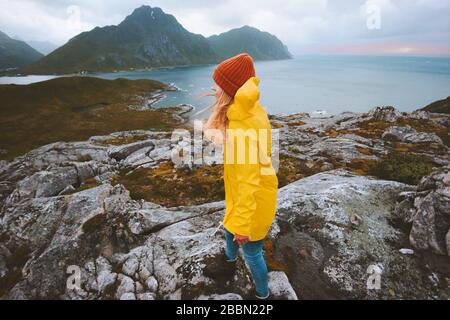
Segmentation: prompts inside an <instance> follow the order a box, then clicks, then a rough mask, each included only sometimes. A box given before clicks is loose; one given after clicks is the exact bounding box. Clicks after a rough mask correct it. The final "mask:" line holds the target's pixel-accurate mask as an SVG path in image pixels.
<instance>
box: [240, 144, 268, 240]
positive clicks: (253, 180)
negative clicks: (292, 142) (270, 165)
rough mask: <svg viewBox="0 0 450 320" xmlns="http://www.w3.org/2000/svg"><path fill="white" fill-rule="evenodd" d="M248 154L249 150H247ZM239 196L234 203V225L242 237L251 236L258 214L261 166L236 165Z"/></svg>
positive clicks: (257, 164)
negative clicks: (257, 198)
mask: <svg viewBox="0 0 450 320" xmlns="http://www.w3.org/2000/svg"><path fill="white" fill-rule="evenodd" d="M246 153H247V154H248V148H246ZM234 169H235V173H236V180H237V195H236V200H235V203H234V208H235V212H234V225H235V228H236V232H237V233H238V234H239V235H241V236H250V233H251V224H252V220H253V216H254V215H255V213H256V209H257V201H256V192H257V191H258V190H259V189H260V181H261V173H260V164H259V161H257V163H256V164H250V163H247V162H246V163H244V164H239V163H237V164H234Z"/></svg>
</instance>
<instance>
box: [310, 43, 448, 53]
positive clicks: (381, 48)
mask: <svg viewBox="0 0 450 320" xmlns="http://www.w3.org/2000/svg"><path fill="white" fill-rule="evenodd" d="M302 51H304V52H306V53H333V54H404V55H450V45H436V44H413V43H400V42H384V43H379V42H377V43H348V44H342V45H334V46H310V47H307V48H305V49H304V50H302Z"/></svg>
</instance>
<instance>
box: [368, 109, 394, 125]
mask: <svg viewBox="0 0 450 320" xmlns="http://www.w3.org/2000/svg"><path fill="white" fill-rule="evenodd" d="M366 117H367V118H370V119H372V120H373V121H387V122H395V121H397V120H398V119H399V118H401V117H402V114H401V113H400V112H399V111H398V110H397V109H395V108H394V107H390V106H388V107H376V108H373V109H372V110H370V111H369V112H368V113H367V114H366Z"/></svg>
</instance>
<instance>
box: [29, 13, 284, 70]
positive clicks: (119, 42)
mask: <svg viewBox="0 0 450 320" xmlns="http://www.w3.org/2000/svg"><path fill="white" fill-rule="evenodd" d="M233 39H236V40H235V41H245V42H251V43H245V45H238V44H234V43H233V45H232V46H231V45H230V48H226V51H225V53H222V52H219V50H220V48H222V47H223V46H226V44H227V43H229V42H230V41H233ZM253 42H254V43H253ZM271 44H272V46H271ZM240 48H243V49H249V52H250V53H255V55H256V57H255V58H256V59H269V58H271V59H280V58H286V57H289V55H288V54H287V53H288V52H287V49H286V48H285V47H284V46H283V44H282V43H281V41H279V40H278V39H277V38H276V37H274V36H272V35H270V34H268V33H263V32H260V31H259V30H257V29H254V28H250V27H244V28H241V29H237V30H233V31H230V33H226V34H222V35H219V36H214V37H211V38H208V39H207V38H205V37H204V36H202V35H199V34H194V33H191V32H189V31H188V30H186V29H185V28H184V27H183V26H182V25H181V24H180V23H179V22H178V21H177V20H176V18H175V17H174V16H173V15H170V14H166V13H164V12H163V10H161V9H160V8H157V7H155V8H152V7H150V6H142V7H140V8H137V9H135V10H134V11H133V13H132V14H131V15H129V16H128V17H126V18H125V20H124V21H123V22H121V23H120V24H119V25H117V26H107V27H102V28H100V27H97V28H95V29H93V30H91V31H89V32H83V33H81V34H79V35H78V36H76V37H74V38H72V39H71V40H69V42H68V43H66V44H65V45H64V46H62V47H60V48H58V49H56V50H55V51H53V52H52V53H50V54H49V55H48V56H46V57H44V58H43V59H41V60H40V61H38V62H36V63H34V64H33V65H31V66H27V67H25V68H23V69H21V70H20V72H21V73H24V74H30V73H32V74H49V73H56V74H62V73H76V72H80V71H89V72H96V71H114V70H124V69H130V68H136V69H142V68H147V67H162V66H176V65H191V64H207V63H217V62H219V61H220V60H221V59H222V58H223V57H227V56H228V55H229V54H230V53H231V52H233V53H240V52H242V51H239V50H240ZM283 49H284V50H283ZM244 51H245V50H244Z"/></svg>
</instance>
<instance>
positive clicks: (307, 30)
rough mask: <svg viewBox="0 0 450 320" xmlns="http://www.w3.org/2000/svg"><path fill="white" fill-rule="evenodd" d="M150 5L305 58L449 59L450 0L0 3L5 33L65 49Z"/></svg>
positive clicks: (191, 26)
mask: <svg viewBox="0 0 450 320" xmlns="http://www.w3.org/2000/svg"><path fill="white" fill-rule="evenodd" d="M143 4H146V5H150V6H152V7H154V6H158V7H161V8H162V9H163V10H164V11H165V12H166V13H170V14H173V15H174V16H175V17H176V18H177V19H178V21H179V22H180V23H181V24H182V25H183V26H184V27H185V28H186V29H188V30H189V31H191V32H194V33H200V34H203V35H205V36H209V35H212V34H218V33H221V32H225V31H227V30H229V29H231V28H236V27H241V26H243V25H250V26H254V27H257V28H259V29H261V30H264V31H268V32H270V33H272V34H274V35H276V36H277V37H278V38H280V39H281V40H282V41H283V42H284V43H285V44H287V46H288V47H289V49H290V51H291V52H292V53H294V54H297V53H303V52H337V53H399V54H402V53H406V54H441V53H444V54H450V18H449V16H450V1H449V0H369V1H366V0H283V1H278V0H220V1H215V0H160V1H159V0H153V1H142V0H126V1H125V0H0V30H1V31H3V32H5V33H6V34H8V35H9V36H15V37H19V38H21V39H24V40H36V41H50V42H53V43H55V44H58V45H62V44H64V43H65V42H66V41H67V40H69V39H70V38H71V37H73V36H75V35H77V34H78V33H80V32H82V31H87V30H91V29H92V28H94V27H96V26H105V25H115V24H118V23H120V22H121V21H122V20H123V19H124V18H125V17H126V16H127V15H129V14H130V13H131V12H132V11H133V9H135V8H137V7H139V6H141V5H143Z"/></svg>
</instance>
